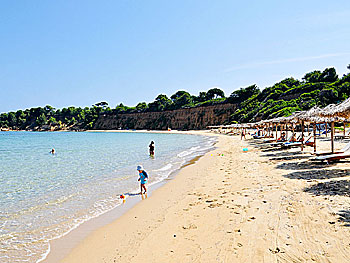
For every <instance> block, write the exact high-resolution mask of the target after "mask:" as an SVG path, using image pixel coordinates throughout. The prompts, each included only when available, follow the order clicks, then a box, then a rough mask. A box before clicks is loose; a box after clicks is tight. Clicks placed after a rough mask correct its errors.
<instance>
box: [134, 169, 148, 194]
mask: <svg viewBox="0 0 350 263" xmlns="http://www.w3.org/2000/svg"><path fill="white" fill-rule="evenodd" d="M136 169H137V171H138V172H139V179H138V181H140V183H141V192H140V194H141V195H143V194H147V188H146V183H147V181H148V174H147V173H146V171H145V170H143V167H142V165H138V166H137V168H136ZM142 191H144V192H143V193H142Z"/></svg>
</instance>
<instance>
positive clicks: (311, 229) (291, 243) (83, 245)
mask: <svg viewBox="0 0 350 263" xmlns="http://www.w3.org/2000/svg"><path fill="white" fill-rule="evenodd" d="M216 136H218V138H219V142H218V143H217V145H216V146H217V149H215V150H214V151H211V152H209V153H207V154H205V155H204V156H203V157H202V158H200V159H199V160H198V161H197V162H196V163H195V164H194V165H189V166H186V167H184V168H183V169H181V170H180V172H179V173H178V174H177V176H176V177H175V178H174V180H170V181H169V182H168V183H166V184H165V185H164V186H162V187H160V188H158V189H157V190H156V191H154V192H153V193H152V195H151V196H150V197H149V198H148V199H147V200H144V201H142V202H139V203H138V204H136V205H135V206H134V207H133V208H131V209H130V210H129V211H128V212H127V213H125V214H123V215H122V216H121V217H120V218H118V219H117V220H115V221H113V222H112V223H110V224H108V225H105V226H103V227H101V228H99V229H97V230H96V231H93V232H92V233H91V234H90V235H88V237H87V238H85V239H84V240H83V241H81V242H80V243H79V244H78V245H77V246H76V247H75V248H73V250H71V251H70V253H69V254H68V255H67V256H66V257H65V258H64V259H63V260H62V262H348V261H350V256H349V255H350V244H349V237H350V227H349V225H348V223H347V222H348V221H347V219H346V218H347V217H346V215H345V216H344V215H343V216H342V213H343V214H344V213H345V214H346V213H350V212H346V211H345V212H344V210H346V209H349V207H350V198H349V197H348V196H346V195H345V194H342V192H339V191H338V192H337V193H336V194H334V193H333V194H331V193H330V192H329V191H333V190H332V189H330V190H327V191H326V190H323V191H324V192H321V193H317V192H314V191H313V190H312V189H314V188H315V187H316V186H318V185H319V184H320V183H322V182H324V183H327V182H328V181H329V180H330V178H335V177H337V178H336V179H337V180H344V182H348V180H349V179H350V175H349V173H346V172H344V171H346V170H341V169H343V168H346V163H345V164H344V163H339V164H335V165H324V164H322V165H320V164H317V165H311V166H310V164H309V163H308V162H306V159H307V158H309V156H310V154H309V152H311V151H312V150H311V149H310V148H307V150H306V153H302V152H300V150H299V149H293V150H289V151H279V152H276V151H271V152H269V151H263V150H262V149H261V148H260V147H259V146H258V144H257V143H255V142H254V141H252V140H247V141H241V140H240V139H239V137H238V136H236V137H233V136H225V135H216ZM338 146H339V147H340V145H338ZM242 147H248V148H249V151H248V152H243V151H242ZM328 148H329V141H328V140H327V139H326V140H320V143H319V148H318V149H319V150H327V149H328ZM334 169H336V170H334ZM340 171H343V173H340ZM334 172H336V173H334ZM333 173H334V174H335V175H333V177H332V174H333ZM325 175H327V176H328V177H330V178H326V179H325V177H327V176H325ZM320 191H322V189H321V190H320ZM334 191H337V190H334ZM316 193H317V194H316Z"/></svg>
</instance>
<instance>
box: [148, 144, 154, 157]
mask: <svg viewBox="0 0 350 263" xmlns="http://www.w3.org/2000/svg"><path fill="white" fill-rule="evenodd" d="M148 147H149V155H150V156H154V141H151V143H150V145H149V146H148Z"/></svg>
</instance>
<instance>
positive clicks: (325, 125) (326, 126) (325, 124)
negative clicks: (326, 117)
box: [324, 122, 328, 137]
mask: <svg viewBox="0 0 350 263" xmlns="http://www.w3.org/2000/svg"><path fill="white" fill-rule="evenodd" d="M324 127H325V131H326V137H328V135H327V133H328V131H327V130H328V123H327V122H325V123H324Z"/></svg>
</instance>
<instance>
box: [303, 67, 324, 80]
mask: <svg viewBox="0 0 350 263" xmlns="http://www.w3.org/2000/svg"><path fill="white" fill-rule="evenodd" d="M321 74H322V73H321V71H319V70H314V71H312V72H309V73H306V74H305V76H304V77H303V80H305V81H306V82H311V83H315V82H320V81H321Z"/></svg>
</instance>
